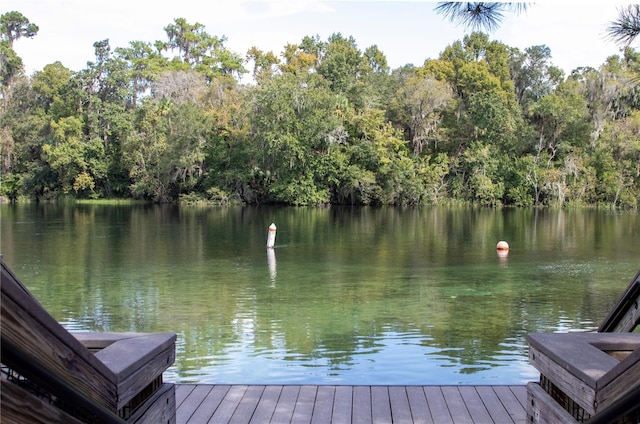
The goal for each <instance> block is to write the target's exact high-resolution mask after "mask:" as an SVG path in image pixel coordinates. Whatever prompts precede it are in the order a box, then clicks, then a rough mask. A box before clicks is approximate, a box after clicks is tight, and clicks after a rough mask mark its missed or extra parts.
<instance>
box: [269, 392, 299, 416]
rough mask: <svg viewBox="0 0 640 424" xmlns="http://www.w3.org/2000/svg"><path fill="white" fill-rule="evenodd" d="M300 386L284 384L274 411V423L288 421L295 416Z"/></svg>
mask: <svg viewBox="0 0 640 424" xmlns="http://www.w3.org/2000/svg"><path fill="white" fill-rule="evenodd" d="M299 392H300V386H284V387H283V388H282V393H280V398H279V399H278V404H277V405H276V410H275V411H274V412H273V418H272V421H271V422H273V423H288V422H290V421H291V418H292V417H293V410H294V409H295V407H296V401H297V400H298V393H299Z"/></svg>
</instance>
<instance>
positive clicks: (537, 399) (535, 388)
mask: <svg viewBox="0 0 640 424" xmlns="http://www.w3.org/2000/svg"><path fill="white" fill-rule="evenodd" d="M527 406H528V409H527V423H531V424H548V423H554V424H576V422H577V421H576V420H574V419H573V417H572V416H571V414H569V413H568V412H567V411H565V410H564V408H562V407H561V406H560V405H559V404H558V403H557V402H556V401H555V400H553V398H552V397H551V396H549V395H548V394H547V392H545V391H544V389H543V388H542V387H540V385H539V384H538V383H534V382H531V383H529V384H527Z"/></svg>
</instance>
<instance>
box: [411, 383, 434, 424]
mask: <svg viewBox="0 0 640 424" xmlns="http://www.w3.org/2000/svg"><path fill="white" fill-rule="evenodd" d="M406 390H407V396H408V397H409V408H410V409H411V418H413V422H414V423H416V424H433V418H431V410H430V409H429V404H428V403H427V397H426V395H425V393H424V388H423V387H422V386H408V387H407V388H406Z"/></svg>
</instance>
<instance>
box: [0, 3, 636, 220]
mask: <svg viewBox="0 0 640 424" xmlns="http://www.w3.org/2000/svg"><path fill="white" fill-rule="evenodd" d="M0 21H1V22H0V24H1V25H0V31H2V40H1V44H0V60H1V62H0V108H1V109H0V112H1V115H0V147H1V152H0V153H1V161H0V172H1V176H2V181H1V186H0V194H1V195H2V196H4V197H6V198H9V199H12V200H15V199H18V198H20V197H28V198H32V199H36V200H53V199H58V198H61V197H75V198H114V197H115V198H135V199H145V200H148V201H154V202H177V201H183V202H188V201H206V202H214V203H225V202H246V203H267V202H268V203H284V204H291V205H317V204H329V203H331V204H365V205H366V204H394V205H415V204H427V203H443V202H458V201H462V202H468V203H474V204H481V205H488V206H496V205H515V206H533V205H568V204H607V205H615V206H619V207H630V208H637V207H638V206H639V202H640V87H639V86H638V80H639V78H640V53H638V52H636V51H635V50H634V49H633V48H630V47H627V48H625V49H624V50H623V51H622V53H621V54H620V55H616V56H612V57H610V58H608V59H607V61H606V63H604V64H602V66H601V67H600V68H599V69H593V68H587V67H585V68H578V69H575V70H574V71H572V72H571V74H570V75H568V76H565V75H564V73H563V71H562V70H560V69H559V68H557V67H556V66H554V65H553V63H552V62H551V51H550V49H549V48H548V47H546V46H544V45H541V46H532V47H529V48H526V49H524V51H521V50H519V49H517V48H513V47H509V46H508V45H505V44H503V43H502V42H499V41H495V40H491V39H490V38H489V36H488V35H487V34H485V33H482V32H473V33H470V34H469V35H467V36H465V37H464V39H463V40H459V41H456V42H454V43H453V44H451V45H449V46H445V47H444V49H443V51H442V52H441V54H440V56H439V57H438V58H437V59H428V60H426V61H425V62H424V63H423V64H422V65H420V66H414V65H411V64H409V65H406V66H403V67H401V68H398V69H390V67H389V66H388V64H387V61H386V58H385V55H384V53H383V52H382V51H380V50H379V49H378V48H377V46H375V45H374V46H371V47H368V48H366V49H364V50H361V49H360V48H359V47H358V46H357V43H356V40H354V39H353V38H352V37H345V36H343V35H342V34H340V33H336V34H333V35H331V36H330V37H329V38H328V39H327V40H321V39H320V38H319V37H318V36H307V37H304V38H303V39H302V40H301V41H300V42H299V43H298V44H288V45H286V46H284V48H283V51H282V52H281V54H280V55H276V54H274V53H273V52H264V51H261V50H260V49H258V48H256V47H254V48H252V49H250V50H249V51H248V52H247V55H246V57H243V56H241V55H239V54H237V53H234V52H232V51H230V50H229V49H228V48H227V47H226V46H225V43H226V38H225V37H216V36H213V35H210V34H208V33H207V32H206V31H205V28H204V26H203V25H201V24H199V23H196V24H190V23H188V22H187V21H186V20H184V19H181V18H179V19H175V20H174V22H173V23H171V24H169V25H167V26H166V27H165V28H164V30H165V32H166V34H167V40H165V41H155V42H154V43H149V42H142V41H132V42H130V43H129V46H127V47H119V48H115V49H113V50H112V48H111V46H110V45H109V40H102V41H98V42H96V43H95V44H94V47H95V58H94V60H93V61H92V62H89V63H88V64H87V67H86V69H83V70H81V71H79V72H73V71H71V70H69V69H67V68H66V67H65V66H64V65H63V64H62V63H60V62H56V63H52V64H49V65H47V66H45V67H44V68H43V69H42V70H41V71H37V72H35V73H34V74H33V75H31V76H25V75H24V72H23V65H22V61H21V59H20V58H19V57H18V56H17V55H16V53H15V51H14V50H13V43H14V42H16V40H18V39H20V38H22V37H33V36H35V35H36V34H37V30H38V28H37V26H35V25H34V24H32V23H30V22H29V21H28V19H27V18H25V17H24V16H22V15H21V14H20V13H18V12H10V13H8V14H5V15H3V16H2V17H1V18H0ZM247 68H248V69H247ZM249 77H251V78H249ZM248 79H250V80H251V82H250V83H246V82H245V81H247V80H248Z"/></svg>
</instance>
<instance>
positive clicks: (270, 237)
mask: <svg viewBox="0 0 640 424" xmlns="http://www.w3.org/2000/svg"><path fill="white" fill-rule="evenodd" d="M275 244H276V224H271V225H269V233H268V234H267V248H269V249H273V246H275Z"/></svg>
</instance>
